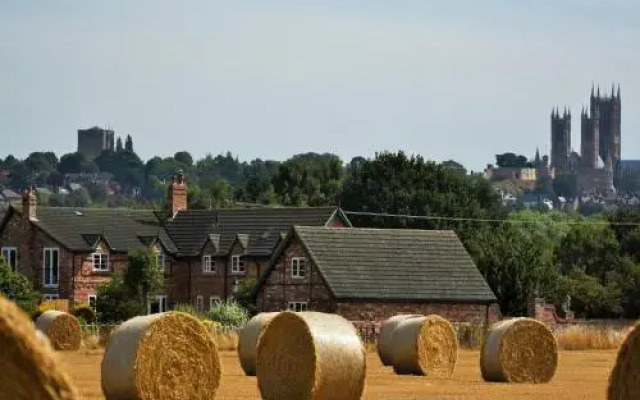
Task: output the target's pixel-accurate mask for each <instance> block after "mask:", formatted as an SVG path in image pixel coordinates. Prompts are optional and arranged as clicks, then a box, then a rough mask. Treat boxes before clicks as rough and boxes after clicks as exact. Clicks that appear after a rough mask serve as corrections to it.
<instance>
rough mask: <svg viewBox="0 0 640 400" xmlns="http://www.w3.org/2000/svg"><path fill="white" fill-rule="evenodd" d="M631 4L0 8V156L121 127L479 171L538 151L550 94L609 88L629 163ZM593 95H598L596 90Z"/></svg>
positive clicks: (635, 70) (144, 153)
mask: <svg viewBox="0 0 640 400" xmlns="http://www.w3.org/2000/svg"><path fill="white" fill-rule="evenodd" d="M638 17H640V2H638V1H637V0H618V1H615V0H536V1H531V0H510V1H505V0H484V1H477V0H451V1H447V2H443V1H429V0H393V1H388V0H385V1H383V0H366V1H365V0H351V1H348V2H345V1H340V0H324V1H304V0H270V1H268V2H266V1H263V0H242V1H231V0H227V1H218V0H202V1H196V0H186V1H173V0H171V1H169V0H135V1H134V0H110V1H108V2H107V1H97V0H82V1H81V0H65V1H62V0H46V1H45V0H40V1H38V0H32V1H3V2H0V157H3V158H4V157H6V155H8V154H14V155H16V156H18V157H25V156H26V155H28V154H29V153H30V152H33V151H45V150H52V151H55V152H56V153H57V154H58V155H61V154H64V153H68V152H73V151H75V150H76V146H77V142H76V140H77V133H76V132H77V129H82V128H88V127H91V126H94V125H98V126H102V127H110V128H112V129H114V130H115V132H116V135H127V134H130V135H131V136H132V137H133V142H134V147H135V150H136V152H137V153H138V154H139V155H140V156H141V157H142V158H144V159H148V158H150V157H152V156H154V155H160V156H170V155H173V154H174V153H175V152H176V151H181V150H186V151H189V152H191V153H192V154H193V155H194V157H196V158H201V157H203V156H205V155H206V154H208V153H211V154H214V155H215V154H219V153H225V152H227V151H231V152H232V153H233V154H235V155H237V156H238V157H239V158H240V159H241V160H250V159H253V158H262V159H275V160H285V159H287V158H289V157H291V156H292V155H294V154H298V153H304V152H309V151H314V152H332V153H336V154H338V155H339V156H340V157H342V159H343V160H345V161H349V160H350V159H351V158H352V157H354V156H365V157H372V156H373V155H374V154H375V153H376V152H380V151H384V150H390V151H396V150H404V151H406V152H408V153H411V154H420V155H422V156H424V157H425V158H428V159H433V160H436V161H443V160H448V159H454V160H456V161H458V162H461V163H462V164H464V165H465V166H466V167H467V168H469V169H473V170H481V169H482V168H484V166H485V165H486V164H487V163H491V162H494V160H495V154H497V153H502V152H505V151H513V152H517V153H521V154H524V155H526V156H529V157H533V155H534V153H535V150H536V147H539V148H540V151H541V153H542V154H545V153H549V152H550V132H549V126H550V122H549V115H550V112H551V108H552V107H553V106H558V107H560V108H562V107H565V106H567V107H570V108H571V110H572V111H573V121H572V122H573V124H572V125H573V132H572V147H573V148H574V149H576V150H577V151H579V149H580V137H579V136H580V108H581V107H582V106H583V105H586V104H587V103H588V100H589V93H590V89H591V85H592V84H594V83H595V84H596V85H601V86H602V87H603V88H606V92H607V93H609V92H610V91H611V85H612V83H614V82H615V83H616V85H617V84H620V86H621V95H622V157H623V158H624V159H640V113H639V112H638V111H640V73H639V71H640V52H639V51H638V49H640V24H638ZM603 90H604V89H603Z"/></svg>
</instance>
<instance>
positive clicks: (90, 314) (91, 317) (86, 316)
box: [71, 305, 98, 325]
mask: <svg viewBox="0 0 640 400" xmlns="http://www.w3.org/2000/svg"><path fill="white" fill-rule="evenodd" d="M71 314H73V315H74V316H75V317H76V318H78V320H80V323H81V324H83V325H86V324H94V323H95V322H96V321H97V320H98V317H97V315H96V312H95V311H93V308H91V307H89V306H86V305H84V306H78V307H75V308H74V309H73V310H71Z"/></svg>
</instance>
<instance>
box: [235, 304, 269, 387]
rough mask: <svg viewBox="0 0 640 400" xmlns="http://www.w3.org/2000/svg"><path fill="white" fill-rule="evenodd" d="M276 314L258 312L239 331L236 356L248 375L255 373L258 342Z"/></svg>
mask: <svg viewBox="0 0 640 400" xmlns="http://www.w3.org/2000/svg"><path fill="white" fill-rule="evenodd" d="M276 315H278V313H277V312H270V313H260V314H258V315H256V316H255V317H253V318H251V319H250V320H249V322H248V323H247V325H245V327H244V328H242V331H240V340H239V342H238V357H240V365H241V366H242V369H243V370H244V372H245V374H247V375H248V376H255V374H256V360H257V359H258V342H259V341H260V336H261V335H262V333H263V332H264V331H265V329H266V328H267V326H268V325H269V322H271V320H272V319H273V318H274V317H275V316H276Z"/></svg>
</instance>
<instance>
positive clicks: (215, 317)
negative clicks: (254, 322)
mask: <svg viewBox="0 0 640 400" xmlns="http://www.w3.org/2000/svg"><path fill="white" fill-rule="evenodd" d="M207 317H208V318H209V319H210V320H211V321H215V322H218V323H220V324H221V325H224V326H236V327H237V326H243V325H244V324H246V323H247V321H249V312H248V311H247V310H246V309H245V308H244V307H242V306H241V305H240V304H238V302H236V301H235V300H226V301H225V300H221V301H218V302H216V303H215V304H214V306H213V307H211V309H209V311H208V312H207Z"/></svg>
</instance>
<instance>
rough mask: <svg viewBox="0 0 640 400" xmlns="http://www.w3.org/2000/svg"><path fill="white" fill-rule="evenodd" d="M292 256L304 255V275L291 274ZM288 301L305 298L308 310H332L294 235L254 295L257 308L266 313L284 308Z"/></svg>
mask: <svg viewBox="0 0 640 400" xmlns="http://www.w3.org/2000/svg"><path fill="white" fill-rule="evenodd" d="M293 257H306V259H307V275H306V277H305V278H293V277H292V276H291V258H293ZM290 301H306V302H307V303H308V309H309V310H314V311H322V312H331V311H332V305H331V296H330V293H329V290H328V289H327V287H326V285H325V283H324V281H323V280H322V278H321V277H320V275H319V274H318V271H317V270H316V268H315V266H314V265H313V263H312V261H311V259H310V258H309V257H308V256H307V254H306V253H305V251H304V249H303V248H302V246H301V244H300V242H299V241H298V240H297V239H295V238H294V239H291V241H290V242H289V244H288V245H287V248H286V249H285V250H284V251H283V252H282V255H281V256H280V258H279V259H278V260H277V262H276V265H275V268H274V269H273V270H272V271H271V274H270V275H269V277H268V278H267V281H266V282H265V284H264V285H263V286H262V288H261V290H260V293H259V294H258V298H257V302H258V309H259V310H261V311H267V312H268V311H281V310H284V309H286V308H287V304H288V303H289V302H290Z"/></svg>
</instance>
